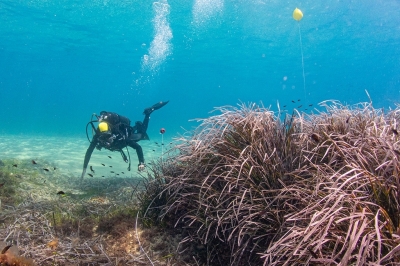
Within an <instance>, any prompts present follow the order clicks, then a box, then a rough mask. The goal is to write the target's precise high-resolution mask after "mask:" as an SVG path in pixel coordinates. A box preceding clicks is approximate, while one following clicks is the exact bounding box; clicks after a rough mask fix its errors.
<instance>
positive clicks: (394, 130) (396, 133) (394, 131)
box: [392, 128, 399, 136]
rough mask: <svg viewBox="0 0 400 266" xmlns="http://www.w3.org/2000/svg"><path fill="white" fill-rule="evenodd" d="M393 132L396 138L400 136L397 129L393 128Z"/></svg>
mask: <svg viewBox="0 0 400 266" xmlns="http://www.w3.org/2000/svg"><path fill="white" fill-rule="evenodd" d="M392 132H393V134H395V135H396V136H397V135H399V132H398V131H397V129H395V128H392Z"/></svg>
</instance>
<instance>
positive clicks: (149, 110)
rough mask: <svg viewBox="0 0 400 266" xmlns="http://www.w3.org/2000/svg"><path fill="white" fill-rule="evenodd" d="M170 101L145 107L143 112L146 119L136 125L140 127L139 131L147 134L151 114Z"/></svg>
mask: <svg viewBox="0 0 400 266" xmlns="http://www.w3.org/2000/svg"><path fill="white" fill-rule="evenodd" d="M168 102H169V101H166V102H158V103H156V104H153V106H151V107H148V108H146V109H144V111H143V114H144V119H143V122H142V123H140V122H136V126H137V129H138V133H141V134H145V133H146V131H147V127H148V126H149V121H150V114H151V113H152V112H153V111H155V110H158V109H160V108H161V107H163V106H164V105H166V104H167V103H168Z"/></svg>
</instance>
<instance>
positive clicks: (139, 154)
mask: <svg viewBox="0 0 400 266" xmlns="http://www.w3.org/2000/svg"><path fill="white" fill-rule="evenodd" d="M128 145H129V147H131V148H133V149H135V150H136V154H137V157H138V160H139V165H138V170H139V171H143V170H144V156H143V149H142V146H140V145H139V144H138V143H137V142H136V141H129V143H128ZM141 166H142V167H141Z"/></svg>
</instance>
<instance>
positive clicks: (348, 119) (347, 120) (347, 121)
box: [346, 116, 350, 124]
mask: <svg viewBox="0 0 400 266" xmlns="http://www.w3.org/2000/svg"><path fill="white" fill-rule="evenodd" d="M349 121H350V116H349V117H348V118H347V119H346V124H348V123H349Z"/></svg>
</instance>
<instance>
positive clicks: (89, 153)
mask: <svg viewBox="0 0 400 266" xmlns="http://www.w3.org/2000/svg"><path fill="white" fill-rule="evenodd" d="M96 145H97V138H96V137H94V138H93V140H92V142H91V143H90V145H89V147H88V149H87V150H86V154H85V160H84V161H83V171H82V175H81V178H83V177H84V176H85V174H86V168H87V166H88V164H89V161H90V157H91V156H92V153H93V150H94V148H96Z"/></svg>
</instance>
